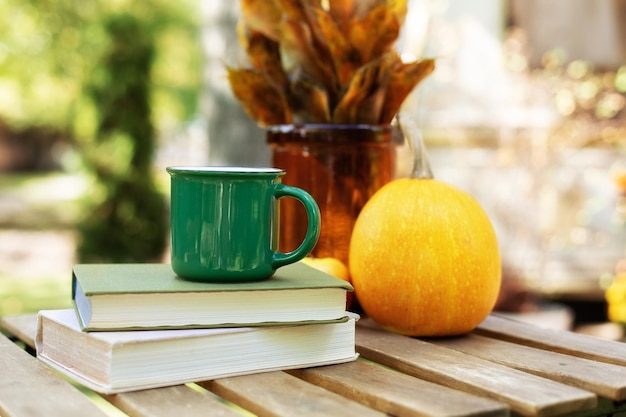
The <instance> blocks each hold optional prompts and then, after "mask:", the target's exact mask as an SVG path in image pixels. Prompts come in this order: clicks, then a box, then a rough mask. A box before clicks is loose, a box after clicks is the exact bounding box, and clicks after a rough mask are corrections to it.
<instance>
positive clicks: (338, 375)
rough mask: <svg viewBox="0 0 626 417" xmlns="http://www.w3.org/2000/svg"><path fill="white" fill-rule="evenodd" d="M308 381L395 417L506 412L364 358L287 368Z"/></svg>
mask: <svg viewBox="0 0 626 417" xmlns="http://www.w3.org/2000/svg"><path fill="white" fill-rule="evenodd" d="M289 373H290V374H292V375H296V376H297V377H298V378H302V379H304V380H306V381H308V382H311V383H313V384H316V385H319V386H321V387H324V388H326V389H328V390H330V391H333V392H336V393H338V394H340V395H342V396H344V397H347V398H351V399H353V400H355V401H357V402H360V403H363V404H366V405H367V406H369V407H372V408H375V409H377V410H380V411H383V412H385V413H388V414H390V415H393V416H398V417H404V416H407V417H444V416H449V417H452V416H455V417H464V416H465V417H470V416H472V417H479V416H482V417H496V416H508V414H509V409H508V407H507V406H506V405H504V404H502V403H498V402H496V401H493V400H489V399H486V398H481V397H477V396H474V395H470V394H466V393H464V392H461V391H457V390H453V389H451V388H448V387H444V386H442V385H438V384H434V383H431V382H427V381H423V380H421V379H418V378H414V377H412V376H409V375H406V374H401V373H399V372H395V371H392V370H390V369H388V368H384V367H382V366H378V365H375V364H373V363H369V362H365V361H360V360H359V361H356V362H351V363H345V364H341V365H336V366H322V367H317V368H310V369H304V370H295V371H289Z"/></svg>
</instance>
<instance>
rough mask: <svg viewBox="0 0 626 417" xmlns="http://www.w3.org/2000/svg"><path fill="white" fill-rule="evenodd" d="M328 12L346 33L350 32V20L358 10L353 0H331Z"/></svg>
mask: <svg viewBox="0 0 626 417" xmlns="http://www.w3.org/2000/svg"><path fill="white" fill-rule="evenodd" d="M328 3H329V5H328V6H329V8H328V14H329V15H330V16H331V17H332V18H333V20H334V21H335V22H337V25H338V26H339V28H340V29H341V31H342V32H343V33H344V35H348V34H349V33H350V20H351V19H352V16H354V13H355V12H356V4H355V2H354V1H353V0H333V1H329V2H328Z"/></svg>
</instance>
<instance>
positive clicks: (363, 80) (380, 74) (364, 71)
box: [333, 59, 389, 124]
mask: <svg viewBox="0 0 626 417" xmlns="http://www.w3.org/2000/svg"><path fill="white" fill-rule="evenodd" d="M388 77H389V74H388V73H386V72H385V70H384V69H382V68H381V60H380V59H378V60H376V61H373V62H371V63H369V64H367V65H365V66H363V67H361V68H360V69H359V70H358V71H357V72H356V74H355V75H354V77H353V78H352V80H351V81H350V84H349V85H348V89H347V91H346V93H345V94H344V96H343V97H342V98H341V101H340V102H339V104H337V107H336V108H335V111H334V112H333V122H334V123H347V124H358V123H368V122H366V121H363V122H362V121H361V120H360V117H365V118H367V119H372V120H378V119H379V118H380V109H378V110H379V111H378V113H376V114H375V115H374V114H373V112H375V111H376V108H375V104H376V103H377V98H376V97H378V95H379V94H383V93H384V89H385V86H386V83H387V80H386V79H387V78H388ZM381 89H382V90H383V92H382V93H381V91H380V90H381ZM383 97H384V95H383ZM368 100H371V101H368ZM362 105H363V106H364V109H362V110H361V109H360V107H361V106H362Z"/></svg>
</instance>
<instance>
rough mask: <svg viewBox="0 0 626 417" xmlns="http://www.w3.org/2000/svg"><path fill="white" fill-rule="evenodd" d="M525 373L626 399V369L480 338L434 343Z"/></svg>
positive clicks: (601, 394) (603, 395) (606, 395)
mask: <svg viewBox="0 0 626 417" xmlns="http://www.w3.org/2000/svg"><path fill="white" fill-rule="evenodd" d="M430 342H431V343H434V344H436V345H438V346H443V347H446V348H449V349H454V350H456V351H459V352H463V353H467V354H468V355H472V356H476V357H479V358H482V359H486V360H489V361H492V362H496V363H499V364H502V365H506V366H508V367H511V368H515V369H519V370H521V371H525V372H530V373H532V374H535V375H538V376H541V377H544V378H548V379H551V380H553V381H557V382H561V383H564V384H567V385H571V386H574V387H578V388H581V389H584V390H588V391H592V392H595V393H596V394H598V395H600V396H602V397H606V398H609V399H612V400H615V401H622V400H625V399H626V367H624V366H619V365H613V364H609V363H605V362H596V361H592V360H589V359H585V358H579V357H576V356H570V355H565V354H562V353H556V352H551V351H546V350H541V349H536V348H532V347H529V346H523V345H516V344H514V343H511V342H506V341H502V340H497V339H491V338H488V337H484V336H479V335H467V336H465V337H456V338H447V339H438V340H431V341H430Z"/></svg>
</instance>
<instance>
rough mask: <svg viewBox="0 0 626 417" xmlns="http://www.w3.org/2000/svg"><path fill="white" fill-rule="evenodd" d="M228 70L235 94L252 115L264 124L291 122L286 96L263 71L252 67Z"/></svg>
mask: <svg viewBox="0 0 626 417" xmlns="http://www.w3.org/2000/svg"><path fill="white" fill-rule="evenodd" d="M227 70H228V81H229V83H230V87H231V89H232V90H233V94H234V95H235V97H237V99H238V100H239V101H240V102H241V104H242V105H243V108H244V110H245V111H246V113H248V115H250V117H252V118H253V119H254V120H256V121H257V122H258V123H259V124H260V125H262V126H263V125H264V126H269V125H273V124H283V123H291V113H290V111H289V107H288V106H287V103H286V100H285V97H284V96H283V95H281V94H280V93H278V92H277V91H276V90H275V89H274V88H273V87H272V86H271V85H270V84H269V83H268V82H267V78H266V77H265V76H264V75H263V74H262V73H260V72H258V71H256V70H252V69H234V68H227Z"/></svg>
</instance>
